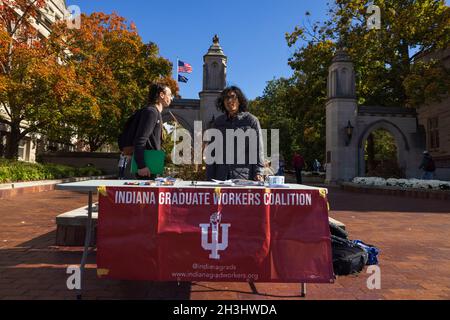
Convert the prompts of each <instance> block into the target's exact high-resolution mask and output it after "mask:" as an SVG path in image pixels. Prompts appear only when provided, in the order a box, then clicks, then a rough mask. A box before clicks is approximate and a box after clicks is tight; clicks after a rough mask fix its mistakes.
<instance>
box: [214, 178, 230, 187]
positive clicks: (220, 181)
mask: <svg viewBox="0 0 450 320" xmlns="http://www.w3.org/2000/svg"><path fill="white" fill-rule="evenodd" d="M212 181H214V182H215V183H217V184H220V185H225V186H234V185H235V184H234V182H233V181H232V180H226V181H222V180H215V179H212Z"/></svg>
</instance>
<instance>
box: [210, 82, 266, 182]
mask: <svg viewBox="0 0 450 320" xmlns="http://www.w3.org/2000/svg"><path fill="white" fill-rule="evenodd" d="M216 106H217V109H218V110H219V111H221V112H223V114H222V115H220V116H219V117H218V118H217V119H216V120H215V122H214V124H213V128H214V129H217V130H219V131H220V132H221V133H222V137H223V141H224V145H223V159H217V158H216V159H215V161H214V162H213V163H212V164H209V165H208V166H207V171H206V175H207V178H208V180H211V179H216V180H228V179H245V180H255V181H263V180H264V178H263V171H264V153H263V140H262V133H261V125H260V124H259V120H258V119H257V118H256V117H255V116H254V115H252V114H251V113H249V112H248V111H247V107H248V102H247V99H246V97H245V95H244V93H243V92H242V90H241V89H239V88H238V87H236V86H231V87H228V88H225V90H223V91H222V93H221V94H220V96H219V98H218V99H217V103H216ZM227 130H228V133H227ZM230 130H231V131H230ZM230 132H231V133H232V132H234V135H230ZM236 138H237V139H236ZM252 138H253V140H252ZM229 151H234V152H233V154H234V155H230V154H229V153H228V154H227V152H229Z"/></svg>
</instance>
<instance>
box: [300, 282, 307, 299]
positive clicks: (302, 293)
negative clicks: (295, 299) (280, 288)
mask: <svg viewBox="0 0 450 320" xmlns="http://www.w3.org/2000/svg"><path fill="white" fill-rule="evenodd" d="M300 296H301V297H302V298H306V283H302V284H301V289H300Z"/></svg>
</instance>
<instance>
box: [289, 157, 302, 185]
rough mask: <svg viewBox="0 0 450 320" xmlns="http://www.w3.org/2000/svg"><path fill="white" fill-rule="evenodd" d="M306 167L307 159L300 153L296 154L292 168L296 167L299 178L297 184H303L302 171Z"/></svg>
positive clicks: (296, 174)
mask: <svg viewBox="0 0 450 320" xmlns="http://www.w3.org/2000/svg"><path fill="white" fill-rule="evenodd" d="M304 166H305V159H303V157H302V156H301V155H300V153H298V152H295V153H294V156H293V157H292V167H294V170H295V176H296V178H297V183H298V184H302V183H303V181H302V170H303V168H304Z"/></svg>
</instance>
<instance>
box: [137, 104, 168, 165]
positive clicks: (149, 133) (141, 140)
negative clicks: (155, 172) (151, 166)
mask: <svg viewBox="0 0 450 320" xmlns="http://www.w3.org/2000/svg"><path fill="white" fill-rule="evenodd" d="M162 125H163V123H162V117H161V113H160V112H159V110H158V109H157V108H156V107H155V106H148V107H145V108H143V109H142V111H141V112H140V114H139V119H138V121H137V130H136V135H135V138H134V156H135V159H136V164H137V166H138V168H139V169H143V168H145V167H146V165H145V162H144V150H161V140H162Z"/></svg>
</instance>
